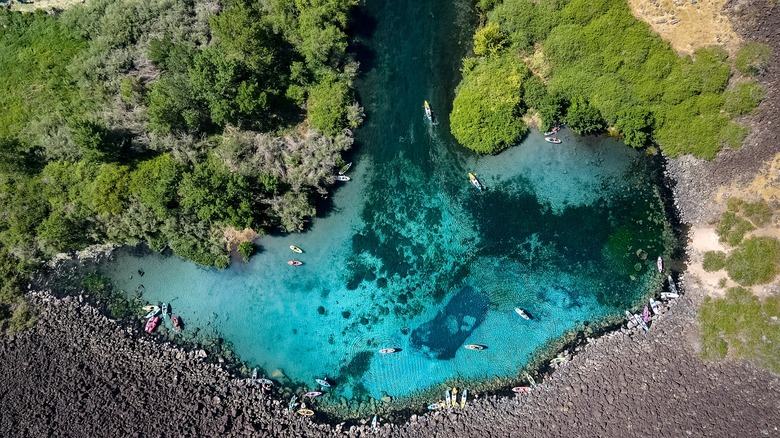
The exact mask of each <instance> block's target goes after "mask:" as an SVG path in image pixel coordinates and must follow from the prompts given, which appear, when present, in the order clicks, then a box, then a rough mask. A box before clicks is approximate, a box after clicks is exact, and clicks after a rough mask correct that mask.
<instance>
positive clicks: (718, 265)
mask: <svg viewBox="0 0 780 438" xmlns="http://www.w3.org/2000/svg"><path fill="white" fill-rule="evenodd" d="M702 267H703V268H704V270H705V271H707V272H715V271H720V270H721V269H723V268H725V267H726V253H725V252H723V251H707V252H705V253H704V261H703V262H702Z"/></svg>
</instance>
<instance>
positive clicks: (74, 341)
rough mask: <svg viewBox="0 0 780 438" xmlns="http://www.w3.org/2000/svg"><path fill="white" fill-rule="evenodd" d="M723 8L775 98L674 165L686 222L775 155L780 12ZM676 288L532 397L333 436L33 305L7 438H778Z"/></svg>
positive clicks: (16, 344)
mask: <svg viewBox="0 0 780 438" xmlns="http://www.w3.org/2000/svg"><path fill="white" fill-rule="evenodd" d="M729 8H730V10H731V13H732V15H734V16H736V17H737V18H738V19H739V23H740V27H739V28H738V29H737V30H738V31H739V32H740V34H741V35H742V36H743V37H745V38H746V39H753V40H757V41H760V42H763V43H767V44H770V45H771V46H772V47H773V49H774V56H773V60H772V63H771V66H770V70H769V72H768V73H767V76H766V77H765V78H764V82H765V84H766V86H767V93H766V100H765V102H764V103H763V104H762V105H761V107H760V108H759V111H758V112H757V114H755V115H754V116H751V119H750V122H751V124H753V125H754V129H753V132H752V133H751V135H750V137H749V138H748V140H747V141H746V143H745V146H744V147H743V148H742V149H740V150H738V151H725V152H723V153H722V154H720V155H719V157H718V158H717V159H716V160H714V161H712V162H705V161H701V160H696V159H693V158H689V157H686V158H681V159H670V160H668V163H667V175H666V176H667V178H669V179H670V180H671V181H672V189H673V191H674V196H675V205H676V206H677V207H678V209H679V213H680V216H681V220H682V222H684V223H685V224H689V225H690V224H702V223H707V222H709V221H711V220H713V219H714V218H715V217H717V215H718V214H719V213H720V210H719V208H720V207H719V206H718V205H717V204H716V203H715V202H714V195H713V194H714V190H716V188H717V187H718V185H721V184H727V183H730V182H732V181H739V180H744V179H747V178H750V177H751V176H752V175H753V174H755V172H756V171H758V168H759V166H760V164H761V163H763V162H764V161H766V160H767V159H768V158H771V157H772V156H774V155H775V154H776V153H778V152H780V141H778V138H777V135H778V134H777V130H776V127H778V126H780V111H778V108H777V106H778V102H780V60H779V57H780V34H778V32H777V31H776V29H780V5H777V4H775V3H773V2H768V1H764V0H760V1H759V0H755V1H752V0H751V1H734V2H732V3H730V4H729ZM683 261H684V260H683ZM681 280H682V281H681V283H682V284H683V285H684V288H685V290H686V294H685V295H683V296H682V297H681V298H679V299H678V300H676V301H675V302H673V304H672V305H671V307H670V308H669V309H667V311H666V312H665V313H663V314H662V315H660V316H659V317H658V318H657V319H656V320H655V322H654V324H653V328H652V330H650V331H649V332H642V331H636V330H628V329H621V330H619V331H615V332H612V333H609V334H607V335H604V336H601V337H599V338H595V339H589V340H588V342H587V343H586V344H584V345H582V346H580V347H578V348H579V350H580V351H578V352H577V354H576V355H575V356H574V357H573V358H572V360H571V361H569V362H567V363H565V364H563V365H562V366H560V367H559V369H557V370H556V371H555V372H554V373H552V374H550V375H549V376H548V377H547V378H546V379H545V381H544V382H542V383H541V384H540V386H539V388H538V390H536V391H534V392H532V393H530V394H528V395H523V396H521V397H515V398H512V397H497V396H494V395H484V394H475V396H476V397H475V398H472V400H471V401H470V403H469V404H468V406H467V407H466V408H465V409H456V410H453V411H452V412H450V413H447V412H432V413H427V414H425V415H412V416H411V418H409V419H408V420H407V419H401V418H380V421H379V427H378V429H377V430H376V431H375V432H373V433H372V432H371V430H370V425H368V424H365V422H366V420H367V419H366V420H363V422H357V423H337V424H330V423H329V422H328V421H327V420H328V419H325V418H318V417H316V416H315V417H314V418H313V419H309V418H304V417H301V416H298V415H295V414H292V413H289V412H287V402H286V401H285V400H283V399H281V398H280V397H279V395H278V394H277V393H276V392H275V391H271V392H269V393H265V392H263V390H262V389H261V388H260V387H256V386H251V385H249V384H248V382H247V380H245V379H238V378H235V377H234V376H233V375H231V373H229V372H228V371H226V370H225V368H224V367H223V366H221V365H219V364H218V363H215V362H216V361H213V360H212V358H211V357H209V355H208V353H206V352H205V351H202V350H193V351H187V350H184V349H182V348H180V347H177V346H174V345H171V344H166V343H158V342H154V341H152V340H150V339H148V338H146V337H144V336H141V334H142V333H141V332H140V329H137V328H125V327H121V326H119V325H117V324H116V323H115V322H114V321H112V320H110V319H109V318H107V317H105V316H104V315H102V314H101V313H100V312H99V311H98V310H97V309H95V308H94V307H92V306H90V305H88V304H86V303H84V302H83V300H81V299H80V297H77V296H71V297H64V298H57V297H55V296H53V295H52V294H50V293H48V292H31V293H30V298H31V300H33V301H34V302H35V303H36V304H37V305H38V306H39V308H40V309H41V318H40V321H39V323H38V324H37V325H36V326H35V327H34V328H32V329H30V330H28V331H26V332H23V333H20V334H17V335H15V336H10V337H2V338H0V381H2V384H0V436H3V437H33V436H34V437H41V436H88V435H92V436H101V437H102V436H122V437H125V436H138V437H141V436H217V435H219V436H295V437H321V436H336V435H346V436H393V437H421V436H426V437H437V436H447V437H461V436H474V437H481V436H501V437H505V436H572V435H577V436H580V435H584V436H599V437H621V438H622V437H625V436H626V435H627V434H652V435H653V436H664V437H666V436H669V437H677V436H686V435H687V436H735V437H737V436H738V437H742V436H751V437H752V436H780V378H778V376H777V375H774V374H772V373H770V372H768V371H765V370H761V369H756V368H755V367H753V366H752V365H750V364H749V363H742V362H739V363H737V362H728V361H727V362H717V363H712V362H703V361H702V360H701V359H700V358H699V356H698V354H697V342H698V333H697V328H696V309H697V308H698V305H699V303H700V301H701V300H702V299H703V297H704V296H705V295H706V291H704V290H701V289H700V288H698V287H697V286H696V284H695V283H694V282H692V281H688V282H686V281H685V278H684V277H683V278H681ZM361 423H363V424H361Z"/></svg>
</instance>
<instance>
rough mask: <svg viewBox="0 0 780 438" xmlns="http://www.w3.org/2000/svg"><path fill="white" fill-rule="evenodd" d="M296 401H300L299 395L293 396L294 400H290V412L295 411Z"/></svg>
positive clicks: (288, 408) (288, 407)
mask: <svg viewBox="0 0 780 438" xmlns="http://www.w3.org/2000/svg"><path fill="white" fill-rule="evenodd" d="M295 400H298V396H297V395H294V396H292V398H291V399H290V404H289V405H287V410H288V411H290V412H292V411H293V409H295Z"/></svg>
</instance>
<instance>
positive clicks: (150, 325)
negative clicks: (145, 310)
mask: <svg viewBox="0 0 780 438" xmlns="http://www.w3.org/2000/svg"><path fill="white" fill-rule="evenodd" d="M159 322H160V317H159V316H152V317H151V318H149V321H146V327H144V331H145V332H146V333H151V332H153V331H154V329H156V328H157V323H159Z"/></svg>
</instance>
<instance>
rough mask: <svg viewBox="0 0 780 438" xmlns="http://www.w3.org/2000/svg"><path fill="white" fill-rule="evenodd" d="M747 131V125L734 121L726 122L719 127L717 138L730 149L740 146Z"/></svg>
mask: <svg viewBox="0 0 780 438" xmlns="http://www.w3.org/2000/svg"><path fill="white" fill-rule="evenodd" d="M749 131H750V130H749V129H748V127H747V126H742V125H740V124H739V123H735V122H727V123H726V124H725V125H723V127H721V128H720V131H719V132H718V139H719V140H720V143H723V144H725V145H726V146H728V147H730V148H732V149H739V148H740V147H742V143H743V142H744V141H745V137H747V135H748V132H749Z"/></svg>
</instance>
